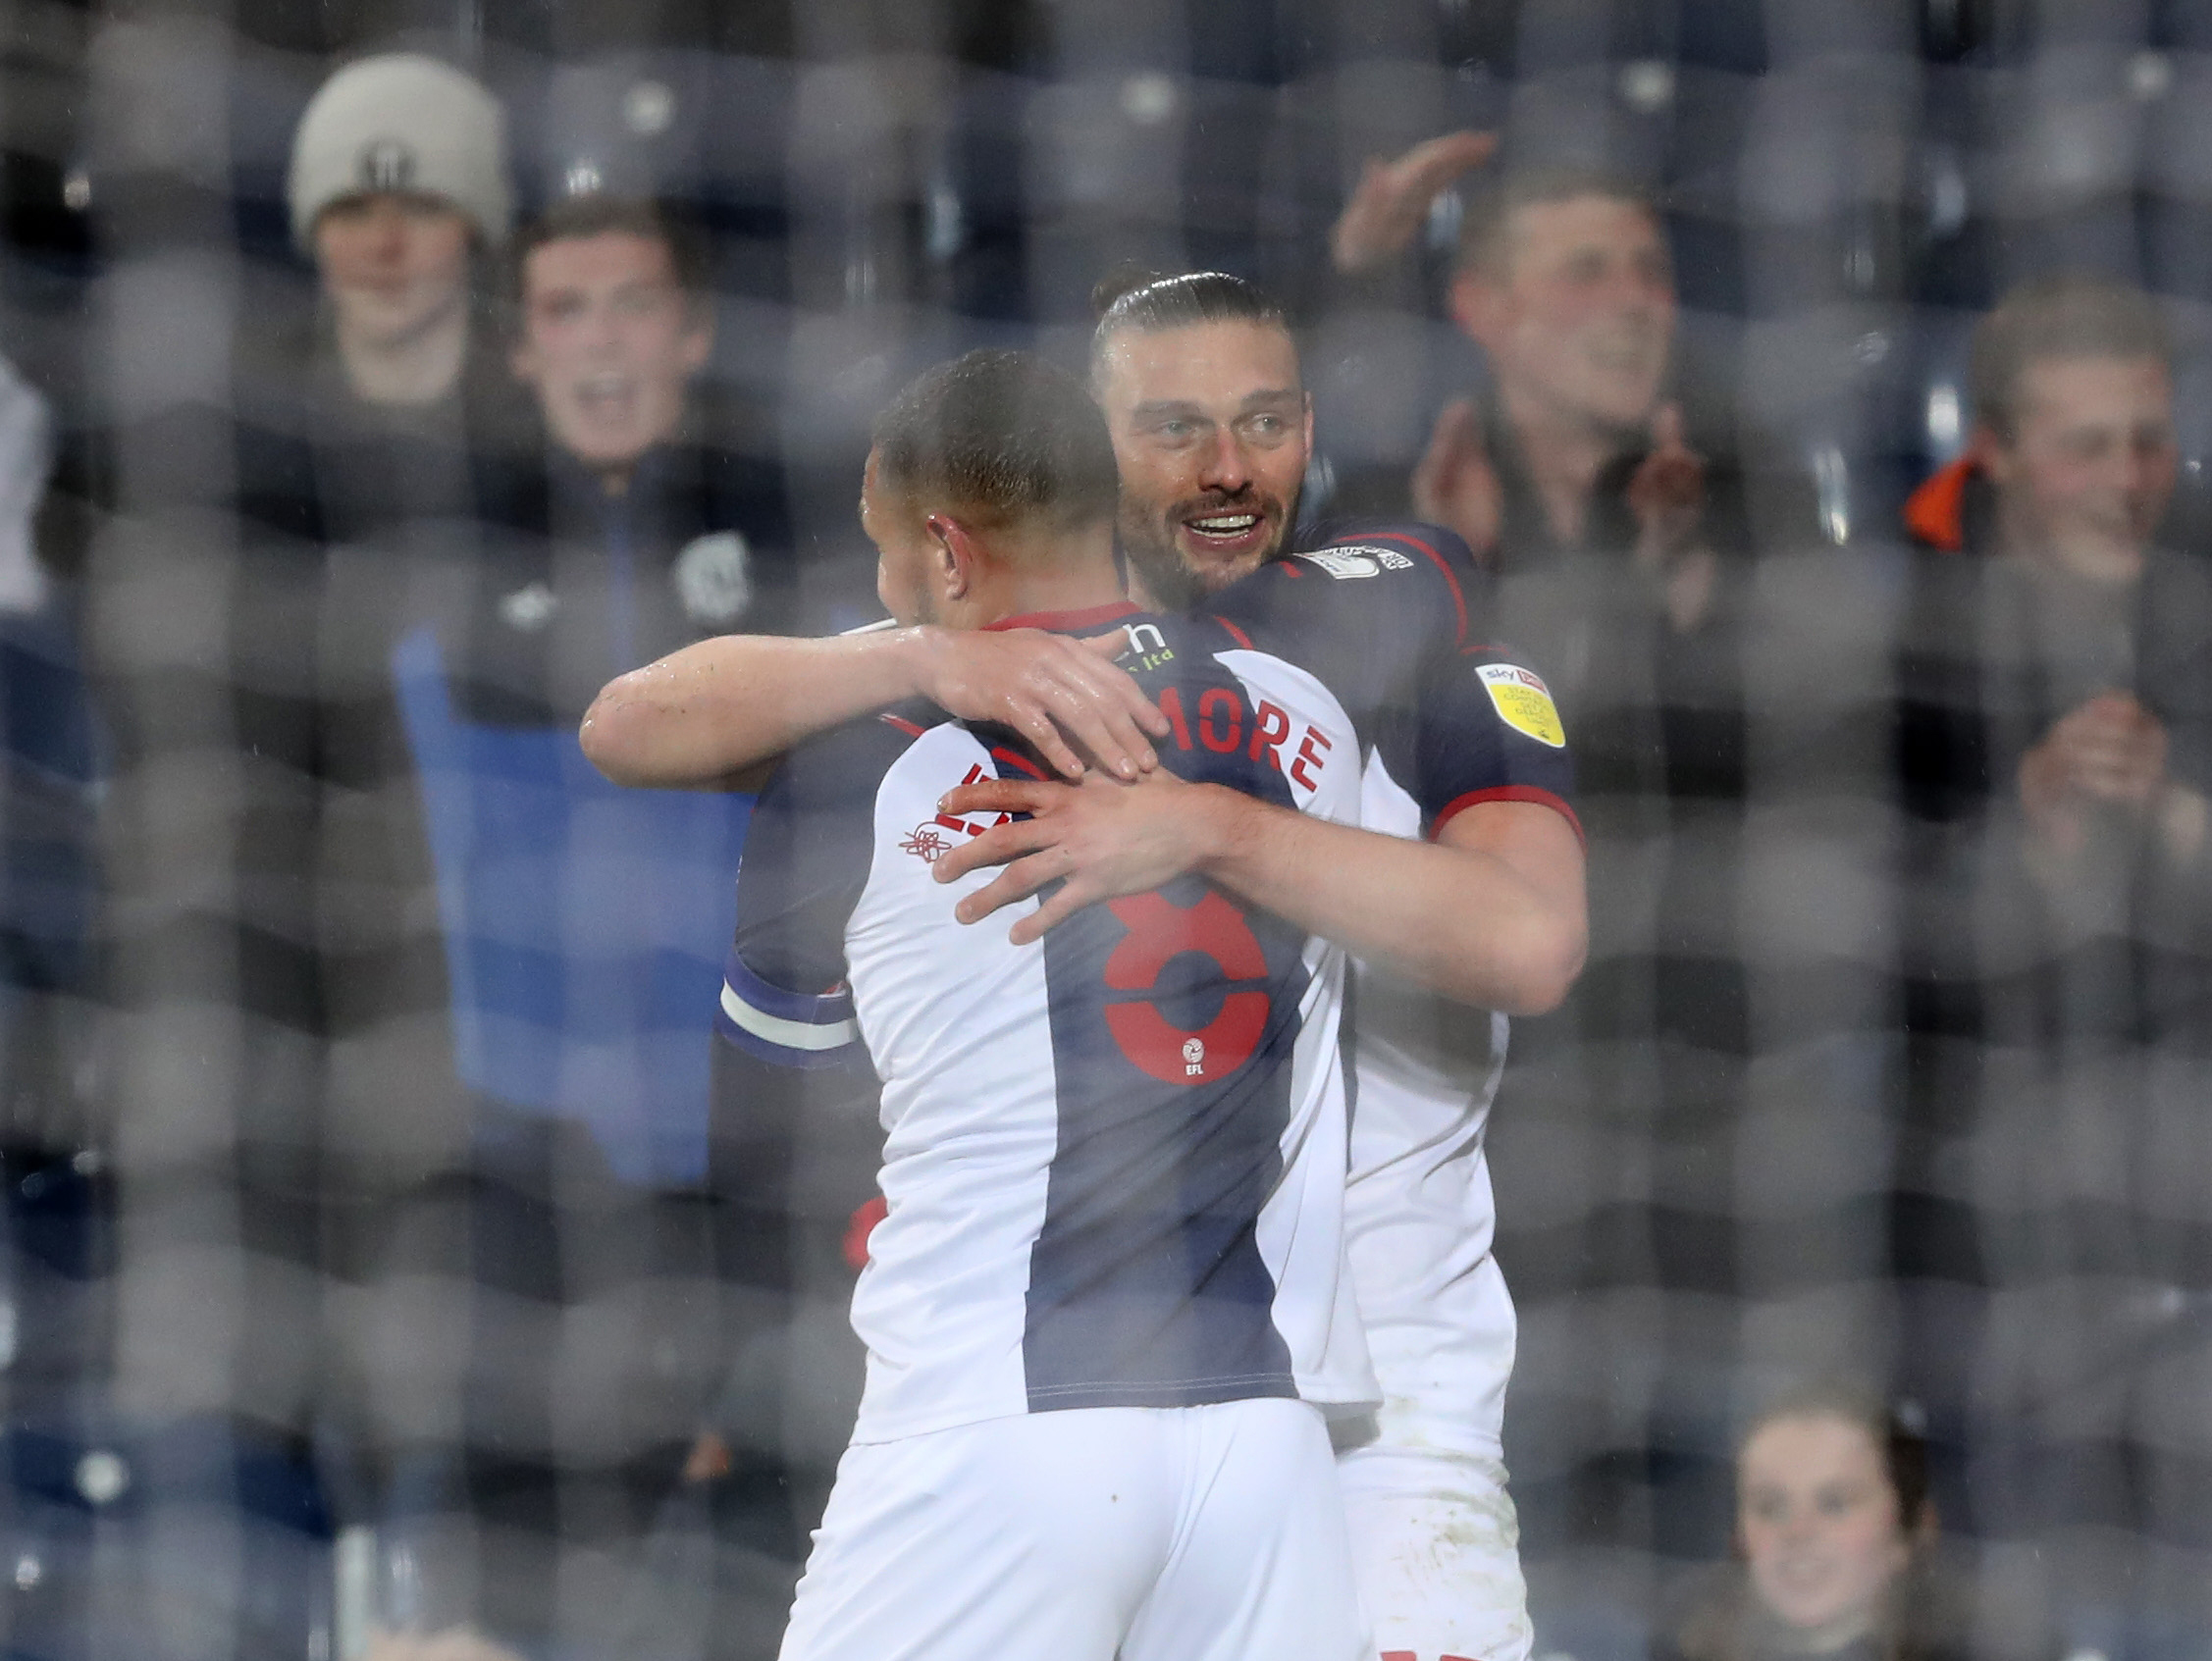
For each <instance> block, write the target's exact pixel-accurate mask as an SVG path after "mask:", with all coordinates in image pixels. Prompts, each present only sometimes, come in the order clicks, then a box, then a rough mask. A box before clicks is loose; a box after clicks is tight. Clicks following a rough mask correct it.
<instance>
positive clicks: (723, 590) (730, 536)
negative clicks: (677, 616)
mask: <svg viewBox="0 0 2212 1661" xmlns="http://www.w3.org/2000/svg"><path fill="white" fill-rule="evenodd" d="M752 552H753V550H752V549H751V548H749V547H747V546H746V545H745V539H744V538H743V537H741V536H739V535H738V534H737V533H736V532H735V531H714V532H711V533H710V534H709V535H707V536H704V537H695V538H693V539H692V540H691V541H690V542H688V543H686V544H685V545H684V546H683V551H682V552H681V553H679V554H677V555H676V596H677V597H678V598H680V599H681V600H682V601H683V606H684V615H685V616H687V617H689V618H690V619H691V620H692V621H693V622H694V623H698V624H701V625H704V626H706V627H709V628H714V627H719V626H722V625H725V624H729V623H734V622H736V621H737V620H738V618H740V617H742V616H743V615H744V614H745V608H746V606H748V605H750V604H751V603H752V601H753V577H752V572H751V570H750V569H749V567H750V565H751V561H752Z"/></svg>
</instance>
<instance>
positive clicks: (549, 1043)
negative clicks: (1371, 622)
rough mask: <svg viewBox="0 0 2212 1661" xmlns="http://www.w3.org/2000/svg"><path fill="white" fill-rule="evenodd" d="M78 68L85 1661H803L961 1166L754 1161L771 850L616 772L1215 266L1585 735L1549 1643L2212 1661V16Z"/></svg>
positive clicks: (43, 604)
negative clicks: (1435, 536)
mask: <svg viewBox="0 0 2212 1661" xmlns="http://www.w3.org/2000/svg"><path fill="white" fill-rule="evenodd" d="M0 15H4V16H5V17H6V19H7V23H8V27H7V30H6V33H5V36H4V40H5V52H4V55H0V75H4V79H0V162H4V167H0V209H4V235H5V242H4V246H0V354H4V355H0V723H4V727H5V734H6V744H5V748H4V749H0V1068H4V1071H0V1166H4V1172H0V1174H4V1177H5V1181H6V1184H7V1187H6V1197H5V1203H6V1213H5V1215H6V1233H5V1240H4V1244H5V1251H4V1252H0V1390H4V1392H5V1401H6V1412H7V1418H6V1429H5V1436H4V1438H0V1450H4V1457H5V1461H6V1470H5V1479H4V1480H0V1633H4V1634H5V1635H6V1639H7V1646H8V1649H9V1653H10V1654H12V1655H15V1654H20V1655H24V1656H35V1657H48V1656H53V1657H63V1656H80V1655H81V1656H94V1655H97V1656H102V1657H105V1656H109V1655H116V1656H122V1655H130V1656H171V1655H174V1656H180V1657H194V1658H197V1657H203V1656H204V1657H217V1656H263V1655H268V1656H279V1655H282V1656H291V1657H301V1656H316V1657H321V1658H324V1661H352V1658H353V1657H357V1656H362V1655H380V1656H385V1657H398V1656H401V1655H420V1656H422V1657H425V1658H428V1657H431V1656H434V1655H445V1654H450V1655H454V1656H462V1655H469V1656H474V1655H478V1654H500V1653H508V1652H511V1653H514V1654H519V1655H524V1656H528V1657H532V1658H534V1661H537V1658H543V1661H553V1658H561V1661H566V1658H570V1657H575V1658H585V1657H612V1656H638V1657H659V1656H668V1657H677V1656H685V1657H692V1656H696V1657H708V1656H716V1657H721V1656H729V1657H736V1656H747V1657H750V1656H765V1655H769V1654H772V1653H773V1650H774V1644H775V1641H776V1637H777V1635H778V1633H779V1631H780V1627H781V1622H782V1617H783V1612H784V1609H785V1607H786V1606H787V1604H788V1599H789V1594H790V1587H791V1584H792V1582H793V1580H794V1578H795V1576H796V1574H797V1567H798V1561H799V1558H800V1555H801V1553H802V1550H803V1545H804V1540H805V1535H806V1531H807V1530H808V1529H809V1528H810V1527H811V1526H812V1523H813V1521H814V1518H815V1517H816V1516H817V1515H818V1511H819V1506H820V1504H821V1499H822V1495H823V1493H824V1492H825V1491H826V1485H827V1480H828V1477H829V1473H830V1469H831V1467H832V1465H833V1464H834V1461H835V1458H836V1455H837V1453H838V1452H839V1451H840V1449H841V1448H842V1446H843V1442H844V1438H845V1434H846V1432H847V1430H848V1429H849V1427H850V1425H851V1420H852V1414H853V1409H854V1405H855V1402H856V1401H857V1397H858V1390H859V1355H858V1351H857V1346H856V1345H855V1342H854V1340H853V1338H852V1336H851V1333H850V1331H849V1330H848V1328H847V1327H846V1324H845V1318H844V1306H845V1303H846V1301H847V1299H848V1297H849V1294H850V1290H851V1286H852V1280H853V1275H854V1273H855V1272H856V1271H857V1269H858V1267H859V1264H860V1263H861V1262H862V1261H864V1259H865V1242H866V1229H867V1226H868V1221H869V1213H868V1203H869V1198H870V1196H871V1194H872V1192H873V1187H872V1170H873V1161H874V1158H875V1153H876V1146H877V1142H878V1140H879V1132H878V1131H877V1130H876V1128H875V1126H874V1123H873V1120H872V1107H871V1104H869V1102H868V1101H867V1099H866V1095H867V1093H866V1092H865V1091H864V1090H862V1089H861V1088H860V1087H859V1086H858V1085H857V1084H856V1083H854V1082H853V1081H850V1080H843V1081H840V1080H839V1079H838V1078H836V1077H834V1076H831V1077H827V1078H823V1077H817V1076H816V1075H809V1077H808V1079H807V1080H805V1081H799V1080H794V1082H793V1083H792V1085H791V1087H790V1091H789V1095H788V1099H781V1098H779V1099H777V1100H773V1101H767V1100H761V1101H755V1102H751V1103H749V1104H748V1105H747V1111H746V1112H745V1113H743V1114H742V1115H736V1116H732V1115H727V1114H723V1115H716V1114H714V1113H711V1111H710V1103H711V1099H712V1096H713V1092H712V1091H711V1079H710V1068H711V1048H710V1042H709V1034H710V1030H711V1014H712V1010H713V1006H714V1000H715V998H716V996H717V993H718V991H719V987H720V965H721V960H722V954H723V952H724V950H725V949H726V946H727V943H728V940H729V936H730V932H731V926H732V908H733V895H732V886H731V882H730V876H731V873H732V872H733V870H734V869H735V866H736V862H737V858H738V854H739V851H740V849H741V847H742V843H743V839H744V834H745V827H746V816H747V812H748V809H749V806H750V799H749V798H747V797H745V796H743V795H739V794H715V793H677V792H626V791H621V790H618V789H616V788H614V787H613V786H611V785H609V784H607V783H606V781H604V780H603V779H601V778H600V777H599V776H598V774H597V773H596V772H594V771H593V769H592V768H591V767H590V765H589V764H588V763H587V762H586V761H585V760H584V757H583V755H582V753H581V751H580V750H579V748H578V746H577V742H576V737H575V734H576V726H577V722H578V719H579V718H580V716H581V715H582V713H583V710H584V708H585V706H586V705H587V704H588V703H589V702H590V701H591V699H592V697H593V695H594V694H595V693H596V692H597V691H598V689H599V688H600V686H601V685H602V684H603V683H604V682H606V680H608V679H610V678H611V677H613V676H614V675H616V674H619V673H622V672H624V671H626V670H628V669H631V668H634V667H636V666H638V665H640V664H643V663H645V662H647V661H649V660H651V659H653V658H655V657H657V656H659V655H661V654H663V653H665V652H667V651H669V650H671V649H675V648H677V647H679V646H682V645H684V644H686V643H688V642H690V641H693V640H696V639H699V638H701V637H703V636H706V635H711V634H715V633H722V632H728V631H733V630H738V631H745V632H755V633H820V632H826V631H829V630H833V629H842V628H849V627H853V626H856V625H859V624H862V623H866V622H868V621H870V620H872V619H873V618H875V617H876V616H878V615H880V611H879V609H878V607H877V606H876V602H875V599H874V596H873V556H872V552H871V551H870V550H869V547H868V545H867V543H866V541H865V539H864V538H863V537H862V535H861V532H860V527H859V524H858V521H857V519H856V516H855V512H854V502H855V498H856V494H857V492H858V487H859V480H860V474H861V465H862V460H863V458H864V457H865V456H866V454H867V450H868V430H869V420H870V419H871V418H872V416H873V415H874V414H875V412H876V410H877V408H878V407H879V406H880V405H881V404H882V403H883V402H884V401H885V400H886V399H887V398H888V397H889V395H890V394H891V393H892V391H893V390H894V389H897V388H898V387H899V386H900V385H902V384H903V383H904V382H905V381H906V380H907V379H908V377H909V376H910V375H911V374H912V373H913V372H915V371H916V370H919V369H920V368H922V367H923V366H925V365H927V364H930V363H933V362H936V361H938V360H940V359H943V358H946V357H949V356H952V355H954V354H955V353H957V352H959V351H962V350H965V349H967V348H969V347H972V346H974V345H978V344H1024V345H1032V346H1035V347H1037V348H1039V349H1041V350H1043V351H1045V352H1047V353H1048V354H1051V355H1054V356H1056V357H1058V358H1060V359H1061V360H1062V361H1064V362H1067V363H1068V364H1070V365H1071V366H1075V365H1079V364H1080V362H1081V361H1082V353H1083V351H1084V348H1085V345H1086V342H1087V337H1088V332H1089V326H1090V321H1091V319H1090V314H1089V311H1088V295H1089V293H1090V290H1091V288H1092V285H1094V284H1095V283H1097V282H1098V281H1099V280H1100V279H1101V278H1102V277H1103V276H1105V275H1106V274H1107V273H1108V272H1109V270H1110V269H1112V268H1113V267H1115V266H1117V265H1120V264H1126V263H1128V262H1135V263H1136V264H1138V265H1141V266H1144V267H1147V268H1150V269H1154V270H1158V271H1162V272H1175V271H1185V270H1196V269H1209V268H1219V269H1224V270H1230V271H1234V272H1237V273H1238V274H1240V275H1244V276H1248V277H1251V278H1254V279H1256V280H1257V281H1259V282H1261V283H1262V284H1264V285H1267V286H1268V287H1269V288H1270V289H1271V291H1273V292H1274V293H1276V294H1277V295H1278V296H1279V297H1280V298H1281V299H1283V301H1284V302H1285V303H1286V304H1287V305H1288V306H1289V307H1290V309H1291V311H1292V313H1293V315H1294V317H1295V319H1296V320H1297V323H1298V326H1299V332H1300V338H1301V343H1302V345H1303V347H1304V353H1305V361H1306V371H1307V375H1308V377H1309V381H1310V388H1309V389H1310V390H1311V392H1312V394H1313V397H1314V400H1315V408H1316V456H1315V461H1314V465H1313V467H1312V469H1311V471H1310V472H1309V474H1308V477H1307V480H1306V484H1305V491H1304V495H1303V499H1302V502H1301V508H1300V511H1301V514H1302V516H1303V518H1304V520H1305V521H1306V522H1307V523H1309V524H1319V523H1323V522H1327V521H1329V520H1332V519H1339V518H1345V517H1352V516H1358V515H1364V514H1370V513H1377V514H1380V513H1388V514H1392V515H1397V516H1412V517H1418V518H1422V519H1428V520H1432V521H1435V522H1439V523H1442V524H1445V525H1447V526H1448V527H1450V528H1451V529H1453V530H1454V531H1456V532H1458V533H1459V534H1460V535H1461V536H1462V537H1463V538H1465V539H1466V541H1467V542H1468V544H1469V545H1470V546H1471V547H1472V548H1473V549H1474V550H1475V551H1476V553H1477V556H1478V558H1479V559H1480V560H1481V561H1482V563H1483V564H1484V565H1485V567H1486V569H1487V571H1488V572H1489V574H1490V577H1491V580H1492V587H1491V592H1490V594H1489V596H1488V604H1489V607H1490V615H1489V622H1488V627H1489V628H1490V629H1491V630H1492V631H1493V632H1494V633H1495V634H1496V635H1497V636H1498V637H1500V638H1501V639H1504V640H1508V641H1510V642H1511V643H1513V644H1514V645H1515V646H1516V647H1517V648H1519V649H1521V650H1523V651H1525V652H1527V653H1528V654H1529V656H1530V658H1531V660H1532V661H1534V662H1536V663H1537V664H1539V665H1540V666H1541V667H1542V669H1543V671H1544V673H1545V675H1546V677H1547V679H1548V680H1549V682H1550V684H1551V686H1552V689H1553V691H1554V694H1555V695H1556V697H1557V700H1558V702H1559V704H1560V706H1561V710H1562V713H1563V716H1564V719H1565V722H1566V726H1567V730H1568V733H1569V735H1570V738H1571V740H1572V743H1573V747H1574V751H1575V754H1576V760H1577V766H1578V770H1579V781H1580V782H1579V796H1578V802H1577V805H1578V808H1579V811H1580V814H1581V817H1582V822H1583V824H1584V826H1585V828H1586V831H1587V834H1588V850H1589V857H1590V884H1591V920H1592V943H1591V952H1590V962H1589V967H1588V969H1587V971H1586V972H1585V974H1584V976H1583V979H1582V982H1581V984H1580V986H1579V987H1578V989H1577V990H1576V992H1575V994H1574V995H1573V997H1572V998H1571V999H1570V1001H1569V1003H1568V1005H1567V1007H1566V1008H1565V1009H1563V1010H1562V1011H1560V1012H1558V1013H1556V1014H1554V1015H1551V1016H1547V1017H1544V1018H1542V1019H1540V1020H1531V1021H1520V1022H1516V1023H1515V1026H1514V1033H1513V1041H1512V1055H1511V1059H1510V1061H1509V1064H1508V1067H1507V1072H1506V1075H1505V1080H1504V1083H1503V1087H1502V1090H1501V1096H1500V1107H1499V1111H1498V1113H1497V1115H1496V1117H1495V1120H1494V1129H1493V1130H1492V1132H1491V1142H1490V1163H1491V1168H1492V1170H1493V1172H1494V1175H1495V1181H1496V1184H1497V1191H1498V1203H1499V1216H1500V1221H1499V1240H1498V1248H1497V1249H1498V1253H1499V1257H1500V1261H1501V1264H1502V1266H1503V1268H1504V1271H1505V1273H1506V1276H1507V1278H1508V1280H1509V1282H1510V1284H1511V1286H1512V1289H1513V1294H1514V1298H1515V1301H1516V1304H1517V1306H1518V1308H1519V1312H1520V1323H1521V1325H1520V1334H1521V1335H1520V1351H1519V1359H1518V1363H1517V1367H1516V1372H1515V1376H1514V1382H1513V1388H1512V1393H1511V1395H1510V1397H1509V1400H1508V1407H1507V1413H1506V1455H1507V1463H1508V1465H1509V1467H1510V1470H1511V1473H1512V1484H1513V1493H1514V1497H1515V1501H1516V1504H1517V1506H1518V1509H1519V1513H1520V1519H1521V1542H1522V1553H1523V1558H1524V1562H1525V1564H1526V1567H1527V1571H1528V1576H1529V1583H1530V1591H1531V1599H1532V1607H1533V1611H1534V1614H1535V1618H1536V1623H1537V1630H1538V1649H1539V1653H1544V1654H1552V1653H1556V1654H1565V1655H1572V1656H1577V1657H1581V1658H1583V1661H1613V1658H1616V1657H1618V1658H1621V1661H1628V1658H1631V1657H1638V1656H1641V1655H1644V1654H1646V1653H1651V1654H1659V1655H1681V1656H1683V1657H1685V1658H1695V1661H1707V1658H1709V1657H1710V1658H1713V1661H1723V1658H1725V1661H1743V1658H1747V1657H1750V1656H1754V1655H1759V1656H1766V1655H1780V1654H1792V1653H1837V1654H1842V1653H1851V1654H1854V1655H1858V1654H1862V1653H1863V1654H1865V1655H1867V1656H1868V1657H1872V1656H1874V1655H1876V1654H1879V1655H1881V1656H1883V1657H1900V1656H1905V1655H1912V1656H1915V1657H1919V1656H1936V1655H1941V1656H1944V1657H1950V1656H1960V1657H1964V1656H1969V1655H1974V1656H1991V1657H2008V1658H2009V1657H2021V1658H2024V1661H2043V1658H2045V1657H2055V1656H2057V1655H2059V1654H2062V1653H2066V1652H2069V1651H2073V1652H2083V1651H2095V1652H2097V1653H2099V1654H2101V1655H2104V1656H2109V1657H2112V1658H2113V1661H2124V1658H2125V1661H2133V1658H2134V1657H2138V1656H2139V1657H2145V1658H2152V1661H2164V1658H2166V1657H2168V1656H2175V1657H2179V1656H2182V1655H2185V1654H2187V1655H2194V1654H2198V1653H2201V1652H2202V1649H2203V1645H2204V1643H2205V1641H2206V1640H2207V1638H2208V1637H2212V1318H2208V1317H2212V1197H2208V1196H2212V1056H2208V1039H2212V563H2208V561H2212V515H2208V508H2212V503H2208V501H2207V499H2206V494H2205V487H2204V481H2203V477H2202V475H2203V463H2204V457H2205V455H2206V454H2207V453H2208V452H2212V335H2208V334H2207V325H2208V323H2212V99H2208V98H2207V97H2206V96H2205V92H2206V90H2207V87H2208V86H2212V5H2208V4H2199V3H2197V0H2157V3H2153V0H1851V3H1849V4H1845V5H1836V4H1832V3H1820V0H1495V3H1493V0H1336V3H1335V4H1330V5H1323V4H1320V3H1318V0H1133V3H1131V4H1124V5H1116V6H1113V7H1105V6H1100V5H1095V4H1085V3H1083V0H941V3H938V0H925V3H923V0H918V3H911V4H906V5H899V6H891V5H876V4H871V3H869V0H807V3H806V4H804V5H800V4H796V3H795V0H785V3H782V4H777V3H774V0H764V3H760V4H752V3H748V4H744V5H726V6H720V7H712V6H705V5H688V4H681V3H678V0H665V3H647V4H638V5H629V6H613V5H607V4H603V3H591V4H575V5H571V6H548V5H537V4H525V3H520V0H454V3H453V4H451V5H450V6H439V7H433V6H430V5H427V4H414V3H412V0H353V3H350V4H344V5H340V4H320V5H308V4H305V3H303V0H234V3H233V5H232V7H231V8H230V9H229V11H228V13H226V12H225V10H224V8H221V7H208V6H196V5H195V6H184V5H167V4H162V3H158V0H148V3H145V4H133V5H123V4H115V5H96V4H94V5H81V6H80V5H77V4H72V3H69V0H7V3H6V4H5V7H4V9H0ZM1701 1565H1703V1566H1706V1567H1704V1568H1702V1569H1701V1568H1700V1566H1701ZM1839 1611H1840V1613H1839ZM1854 1646H1857V1647H1854Z"/></svg>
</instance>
